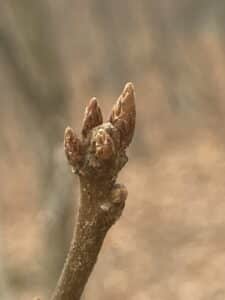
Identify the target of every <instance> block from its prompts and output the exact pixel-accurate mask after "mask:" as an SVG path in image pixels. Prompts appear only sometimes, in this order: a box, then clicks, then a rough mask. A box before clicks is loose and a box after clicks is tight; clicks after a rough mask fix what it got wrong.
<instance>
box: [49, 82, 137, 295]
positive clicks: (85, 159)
mask: <svg viewBox="0 0 225 300" xmlns="http://www.w3.org/2000/svg"><path fill="white" fill-rule="evenodd" d="M134 126H135V104H134V88H133V85H132V84H131V83H128V84H126V86H125V88H124V90H123V92H122V94H121V96H120V97H119V99H118V101H117V103H116V104H115V106H114V108H113V110H112V113H111V114H110V117H109V122H107V123H102V113H101V110H100V108H99V106H98V103H97V100H96V98H93V99H91V101H90V103H89V105H88V107H87V108H86V111H85V116H84V121H83V129H82V139H79V138H78V137H77V136H76V135H75V133H74V132H73V130H72V129H71V128H69V127H68V128H67V129H66V130H65V139H64V145H65V153H66V156H67V158H68V162H69V164H70V165H71V166H72V170H73V172H74V173H76V174H77V175H78V176H79V179H80V193H81V199H80V207H79V211H78V216H77V219H76V226H75V230H74V235H73V239H72V242H71V246H70V250H69V253H68V256H67V259H66V262H65V265H64V268H63V271H62V274H61V276H60V279H59V282H58V284H57V287H56V290H55V292H54V295H53V296H52V300H79V299H80V297H81V295H82V292H83V290H84V287H85V284H86V283H87V280H88V278H89V275H90V273H91V271H92V269H93V267H94V265H95V263H96V260H97V257H98V254H99V251H100V249H101V246H102V243H103V240H104V237H105V235H106V233H107V231H108V230H109V228H110V227H111V226H112V225H113V224H114V223H115V222H116V220H117V219H118V218H119V217H120V215H121V213H122V211H123V208H124V205H125V200H126V198H127V190H126V188H125V186H123V185H120V184H116V178H117V175H118V173H119V171H120V170H121V169H122V168H123V166H124V165H125V164H126V162H127V156H126V153H125V149H126V147H127V146H128V145H129V143H130V142H131V139H132V137H133V133H134Z"/></svg>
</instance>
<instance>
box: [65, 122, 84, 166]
mask: <svg viewBox="0 0 225 300" xmlns="http://www.w3.org/2000/svg"><path fill="white" fill-rule="evenodd" d="M64 149H65V153H66V157H67V159H68V162H69V164H70V165H71V166H76V164H77V162H78V161H79V160H80V140H79V139H78V137H77V136H76V134H75V133H74V131H73V129H72V128H71V127H67V128H66V130H65V135H64Z"/></svg>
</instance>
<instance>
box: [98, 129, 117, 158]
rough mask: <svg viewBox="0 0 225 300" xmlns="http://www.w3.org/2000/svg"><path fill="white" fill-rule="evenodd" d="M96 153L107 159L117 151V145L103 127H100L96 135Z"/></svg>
mask: <svg viewBox="0 0 225 300" xmlns="http://www.w3.org/2000/svg"><path fill="white" fill-rule="evenodd" d="M95 147H96V148H95V155H96V157H98V158H100V159H102V160H107V159H110V158H111V157H112V155H113V153H114V152H115V149H114V148H115V147H114V143H113V140H112V138H111V137H110V135H109V134H108V133H107V132H106V131H105V130H103V129H100V130H99V131H98V132H97V134H96V137H95Z"/></svg>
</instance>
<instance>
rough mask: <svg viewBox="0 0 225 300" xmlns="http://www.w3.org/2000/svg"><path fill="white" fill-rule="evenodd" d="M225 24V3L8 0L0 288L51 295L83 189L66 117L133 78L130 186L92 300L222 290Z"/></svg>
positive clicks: (183, 299) (111, 95) (160, 298)
mask: <svg viewBox="0 0 225 300" xmlns="http://www.w3.org/2000/svg"><path fill="white" fill-rule="evenodd" d="M224 28H225V2H224V1H209V0H204V1H203V0H198V1H194V0H173V1H172V0H170V1H169V0H158V1H153V0H152V1H150V0H140V1H134V0H130V1H117V0H115V1H113V0H110V1H103V0H89V1H78V0H77V1H76V0H73V1H72V0H66V1H59V0H54V1H53V0H39V1H35V0H20V1H13V0H6V1H1V4H0V91H1V92H0V93H1V94H0V95H1V96H0V125H1V130H0V170H1V172H0V186H1V193H0V298H1V299H3V300H11V299H19V300H20V299H21V300H28V299H29V300H30V299H32V297H34V296H40V297H41V299H43V300H44V299H48V295H49V294H50V293H51V291H52V289H53V288H54V285H55V283H56V280H57V278H58V275H59V273H60V270H61V268H62V264H63V261H64V258H65V254H66V252H67V249H68V246H69V241H70V237H71V232H72V224H73V221H74V220H73V216H74V210H75V208H76V202H75V201H74V199H77V198H78V194H79V193H78V181H77V179H73V176H72V174H71V172H70V170H69V167H68V166H67V164H66V161H65V158H64V154H63V147H62V140H63V131H64V128H65V126H67V125H68V124H70V125H72V126H73V127H74V128H76V131H77V132H79V130H80V127H81V121H82V116H83V111H84V107H85V105H86V103H87V102H88V100H89V99H90V98H91V97H92V96H97V98H98V99H99V103H100V105H101V106H102V109H103V111H104V113H105V116H107V114H108V112H109V110H110V108H111V106H112V104H113V102H114V101H115V99H116V98H117V96H118V95H119V93H120V92H121V89H122V87H123V85H124V83H125V82H126V81H132V82H133V83H134V85H135V88H136V94H137V127H136V132H135V138H134V142H133V143H132V145H131V147H130V149H129V158H130V160H129V163H128V165H127V166H126V168H124V170H123V172H122V173H121V175H120V181H121V182H123V183H125V184H126V185H127V187H128V190H129V198H128V201H127V205H126V209H125V212H124V214H123V217H122V218H121V220H120V221H119V222H118V223H117V224H116V225H115V226H114V227H113V228H112V230H111V231H110V233H109V234H108V236H107V238H106V240H105V243H104V247H103V249H102V252H101V255H100V257H99V260H98V264H97V265H96V267H95V270H94V272H93V274H92V276H91V278H90V280H89V283H88V286H87V288H86V291H85V294H84V297H83V300H88V299H92V300H105V299H107V300H114V299H115V300H120V299H121V300H170V299H171V300H190V299H192V300H211V299H213V300H222V299H225V283H224V279H225V240H224V233H225V201H224V199H225V144H224V138H225V124H224V118H225V99H224V97H225V38H224V37H225V35H224V34H225V29H224Z"/></svg>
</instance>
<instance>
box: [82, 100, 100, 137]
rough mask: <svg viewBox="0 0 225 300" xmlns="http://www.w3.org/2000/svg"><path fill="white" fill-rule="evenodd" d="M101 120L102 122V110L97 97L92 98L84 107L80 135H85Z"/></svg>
mask: <svg viewBox="0 0 225 300" xmlns="http://www.w3.org/2000/svg"><path fill="white" fill-rule="evenodd" d="M102 122H103V118H102V112H101V109H100V107H99V106H98V102H97V99H96V98H92V99H91V100H90V102H89V104H88V106H87V107H86V109H85V113H84V120H83V126H82V128H83V129H82V135H83V136H84V137H86V136H87V134H88V132H89V131H90V130H91V129H92V128H94V127H96V126H98V125H100V124H102Z"/></svg>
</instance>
